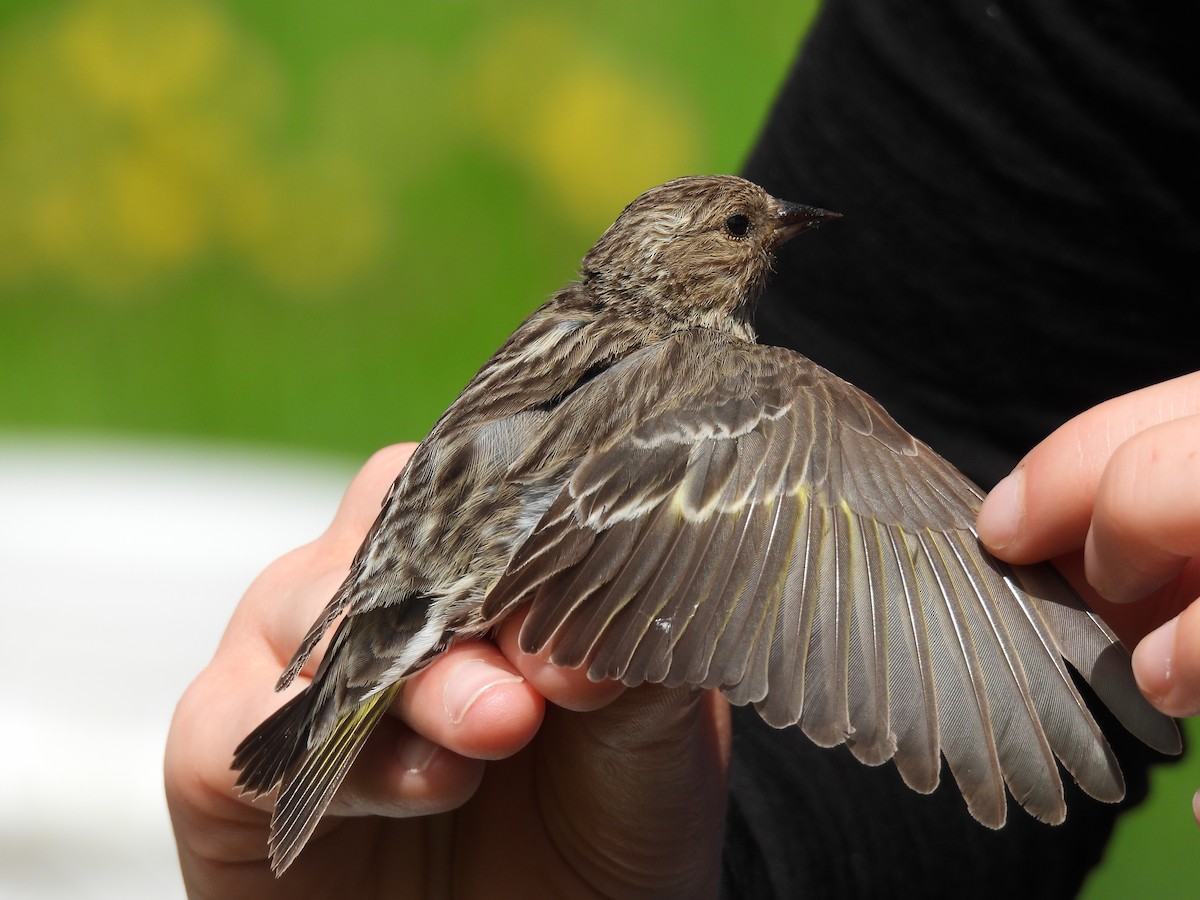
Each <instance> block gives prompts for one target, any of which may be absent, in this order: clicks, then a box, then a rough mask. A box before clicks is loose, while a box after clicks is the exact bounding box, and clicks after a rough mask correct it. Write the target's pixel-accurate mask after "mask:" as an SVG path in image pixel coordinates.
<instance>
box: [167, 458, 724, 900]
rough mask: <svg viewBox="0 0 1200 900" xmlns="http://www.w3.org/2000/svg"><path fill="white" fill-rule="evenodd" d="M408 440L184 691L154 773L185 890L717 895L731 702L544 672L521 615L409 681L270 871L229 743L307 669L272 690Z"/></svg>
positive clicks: (286, 567)
mask: <svg viewBox="0 0 1200 900" xmlns="http://www.w3.org/2000/svg"><path fill="white" fill-rule="evenodd" d="M412 450H413V445H411V444H409V445H397V446H395V447H389V448H387V449H385V450H382V451H380V452H379V453H377V454H376V455H375V456H374V457H372V459H371V460H370V461H369V462H368V463H367V465H366V466H365V467H364V468H363V470H362V471H361V472H360V473H359V474H358V476H357V477H356V478H355V479H354V481H353V483H352V484H351V485H350V488H349V489H348V491H347V493H346V496H345V498H344V500H343V501H342V504H341V507H340V508H339V510H338V512H337V515H336V517H335V519H334V522H333V524H332V525H331V526H330V528H329V530H328V531H327V532H325V534H324V535H322V536H321V537H320V538H318V539H317V540H316V541H315V542H313V543H312V544H309V545H307V546H305V547H302V548H300V549H298V550H296V551H293V552H292V553H290V554H288V555H287V556H285V557H283V558H282V559H280V560H278V561H276V562H275V563H273V564H272V565H271V566H270V567H268V568H267V570H266V571H265V572H263V574H262V575H261V576H260V577H259V578H258V579H257V580H256V581H255V583H254V584H253V585H252V586H251V587H250V589H249V591H248V592H247V593H246V596H245V597H244V598H243V599H242V601H241V603H240V604H239V605H238V608H237V610H236V611H235V613H234V615H233V618H232V620H231V621H230V623H229V626H228V628H227V629H226V632H225V634H224V636H223V637H222V639H221V642H220V645H219V646H218V648H217V652H216V654H215V656H214V657H213V660H212V662H211V663H210V664H209V665H208V666H207V667H206V668H205V669H204V671H203V672H201V673H200V674H199V676H197V678H196V680H195V681H194V682H193V683H192V684H191V685H190V686H189V688H188V689H187V691H186V692H185V694H184V696H183V698H182V699H181V700H180V702H179V705H178V707H177V708H176V712H175V717H174V720H173V721H172V724H171V731H170V735H169V737H168V740H167V751H166V760H165V781H166V792H167V800H168V806H169V808H170V811H171V818H172V822H173V825H174V829H175V837H176V843H177V846H178V849H179V857H180V865H181V869H182V872H183V878H184V882H185V884H186V886H187V889H188V894H189V896H190V897H194V898H202V897H222V898H235V897H256V898H271V897H289V898H294V897H327V896H372V895H375V894H381V893H385V892H387V893H388V894H389V896H391V895H394V896H398V897H401V896H413V897H431V896H441V895H443V894H450V893H452V894H453V895H454V896H456V897H457V896H462V897H474V896H479V897H494V896H522V897H539V896H547V897H572V896H595V895H597V894H600V895H607V896H622V897H635V896H643V895H644V896H653V897H659V896H671V895H680V896H702V895H703V894H704V893H705V892H706V891H707V892H711V893H713V894H714V895H715V892H716V890H717V885H718V881H719V879H718V869H719V864H720V855H721V852H720V851H721V839H722V830H723V823H724V804H725V793H726V773H727V768H728V757H729V725H728V712H727V709H726V707H725V705H724V701H723V700H721V698H720V697H719V696H718V695H717V694H716V693H715V692H707V693H700V692H695V691H687V690H683V689H680V690H667V689H664V688H660V687H657V686H648V687H642V688H638V689H635V690H625V689H623V688H622V687H621V686H620V685H617V684H614V683H599V684H598V683H594V682H591V681H589V680H588V678H587V677H586V675H585V674H584V672H582V671H579V670H563V669H558V668H555V667H552V666H549V665H548V664H545V663H544V662H542V661H541V660H539V659H537V658H536V657H532V656H529V655H526V654H523V653H521V652H520V650H519V648H518V647H517V632H518V630H519V625H520V620H519V619H514V620H512V621H509V622H506V623H505V625H504V626H503V627H502V628H501V629H500V632H499V634H498V635H497V639H496V643H491V642H486V641H470V642H463V643H461V644H458V645H456V646H455V647H453V648H451V649H450V650H448V651H447V652H446V653H444V654H443V655H442V656H441V657H440V658H439V659H438V660H436V661H435V662H434V663H433V664H432V665H430V666H429V667H428V668H427V669H426V670H424V671H423V672H421V673H420V674H419V675H417V676H415V677H414V678H412V679H410V680H409V681H408V682H407V683H406V684H405V685H404V687H403V688H402V690H401V691H400V693H399V695H398V696H397V699H396V701H395V703H394V704H393V706H392V709H391V711H390V715H388V716H386V717H385V719H384V720H383V721H381V722H380V724H379V726H378V727H377V728H376V730H375V733H374V734H373V735H372V737H371V738H370V740H369V741H368V743H367V744H366V746H365V748H364V750H363V752H362V754H361V756H360V757H359V759H358V761H357V762H356V764H355V766H354V768H353V770H352V771H351V773H350V775H349V777H348V778H347V779H346V781H345V783H344V784H343V785H342V788H341V790H340V791H339V793H338V795H337V797H335V799H334V802H333V804H332V805H331V806H330V810H329V815H328V816H327V817H326V820H325V821H324V822H322V824H321V826H320V827H319V828H318V830H317V832H316V833H315V835H314V837H313V839H312V841H311V843H310V844H309V845H308V847H307V848H306V849H305V850H304V852H303V853H302V854H301V855H300V857H299V858H298V859H297V861H296V862H295V864H294V865H293V866H292V867H291V868H290V869H289V870H288V871H287V872H286V873H284V875H283V877H282V878H280V879H278V880H276V879H275V878H273V876H272V875H271V873H270V869H269V866H268V865H267V862H266V850H267V831H268V824H269V812H270V801H269V800H268V799H267V798H264V799H263V800H260V801H251V800H250V799H249V798H246V797H239V796H238V791H237V789H236V788H235V787H234V781H235V773H234V772H233V771H231V770H230V768H229V765H230V760H231V757H232V752H233V748H234V747H235V746H236V745H237V744H238V742H239V741H240V740H241V739H242V738H243V737H244V736H245V735H246V734H247V733H249V731H250V730H251V729H252V728H253V727H254V726H256V725H257V724H258V723H259V722H260V721H261V720H262V719H263V718H265V717H266V716H267V715H268V714H269V713H270V712H272V711H274V710H275V709H276V708H278V707H279V706H280V705H282V703H283V702H284V700H286V699H287V697H289V696H291V695H292V694H293V693H294V692H296V691H298V690H299V688H300V687H302V686H303V685H304V684H306V683H307V682H308V680H309V679H310V678H311V676H312V673H313V671H314V668H307V669H306V670H305V671H304V672H303V673H302V674H301V677H300V678H298V679H297V682H300V684H298V685H293V687H292V688H291V689H290V690H289V692H287V693H285V694H283V695H276V694H274V693H273V692H272V690H271V687H272V685H273V684H274V683H275V679H276V678H277V677H278V675H279V672H280V671H281V670H282V669H283V667H284V666H285V665H286V663H287V660H288V659H289V658H290V656H291V654H292V651H293V650H294V649H295V647H296V646H297V645H298V644H299V642H300V639H301V637H302V636H303V634H304V632H305V631H306V629H307V628H308V626H309V625H310V624H311V621H312V620H313V619H314V618H315V617H316V615H317V613H318V611H319V610H320V609H321V607H322V606H323V605H324V603H325V602H326V601H327V600H328V598H329V597H330V596H331V595H332V593H333V592H334V590H335V589H336V588H337V586H338V584H339V583H340V582H341V580H342V579H343V578H344V577H345V573H346V571H347V570H348V568H349V565H350V561H351V558H352V557H353V555H354V552H355V550H356V549H357V548H358V545H359V543H360V542H361V541H362V538H363V537H364V536H365V534H366V532H367V529H368V528H369V526H370V524H371V522H372V521H373V520H374V518H375V516H376V514H377V513H378V511H379V503H380V499H381V498H382V497H383V495H384V493H385V491H386V490H387V487H388V485H389V484H390V483H391V482H392V480H393V479H394V478H395V476H396V474H397V473H398V472H399V471H400V470H401V469H402V468H403V466H404V464H405V462H406V461H407V459H408V457H409V456H410V455H411V453H412ZM322 649H323V648H322ZM320 655H321V650H318V652H317V653H316V654H315V657H316V658H318V659H319V658H320ZM547 700H548V701H550V704H553V705H549V704H547V703H546V701H547Z"/></svg>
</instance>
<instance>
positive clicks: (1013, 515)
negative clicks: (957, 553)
mask: <svg viewBox="0 0 1200 900" xmlns="http://www.w3.org/2000/svg"><path fill="white" fill-rule="evenodd" d="M1024 515H1025V472H1024V470H1023V469H1014V470H1013V471H1012V473H1011V474H1009V475H1007V476H1005V477H1004V478H1002V479H1001V480H1000V483H999V484H997V485H996V486H995V487H994V488H993V489H992V492H991V493H990V494H988V495H987V497H986V499H984V501H983V506H982V508H981V509H980V510H979V519H978V521H976V523H975V527H976V529H978V531H979V539H980V540H981V541H983V543H984V545H985V546H987V547H991V548H992V549H993V550H1003V549H1004V548H1005V547H1007V546H1008V545H1009V544H1011V543H1012V542H1013V541H1014V540H1016V537H1017V531H1018V530H1019V529H1020V527H1021V517H1022V516H1024Z"/></svg>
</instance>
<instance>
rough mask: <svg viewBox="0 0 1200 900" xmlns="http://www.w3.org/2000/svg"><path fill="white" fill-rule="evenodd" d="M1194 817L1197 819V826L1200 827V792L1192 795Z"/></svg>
mask: <svg viewBox="0 0 1200 900" xmlns="http://www.w3.org/2000/svg"><path fill="white" fill-rule="evenodd" d="M1192 815H1193V816H1195V817H1196V824H1197V825H1200V791H1196V793H1194V794H1192Z"/></svg>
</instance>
